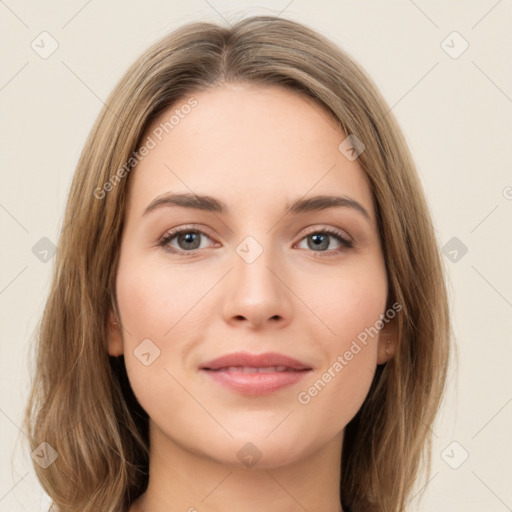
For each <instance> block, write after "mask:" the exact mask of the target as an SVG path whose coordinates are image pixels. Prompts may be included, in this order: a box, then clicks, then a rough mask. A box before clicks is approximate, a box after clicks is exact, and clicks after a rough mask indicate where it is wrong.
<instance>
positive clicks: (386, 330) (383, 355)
mask: <svg viewBox="0 0 512 512" xmlns="http://www.w3.org/2000/svg"><path fill="white" fill-rule="evenodd" d="M397 342H398V333H397V326H396V321H395V320H391V321H390V322H389V323H387V324H386V325H385V326H384V327H383V328H382V329H381V331H380V333H379V342H378V343H379V345H378V350H377V364H384V363H387V362H388V361H389V360H390V359H392V358H393V357H394V355H395V352H396V346H397Z"/></svg>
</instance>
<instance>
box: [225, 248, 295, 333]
mask: <svg viewBox="0 0 512 512" xmlns="http://www.w3.org/2000/svg"><path fill="white" fill-rule="evenodd" d="M252 249H254V247H253V248H252ZM262 249H263V248H262ZM227 277H228V279H227V282H226V283H225V286H226V293H225V294H224V296H225V303H224V306H223V315H224V320H225V321H226V322H227V323H230V324H232V325H235V326H236V325H240V324H242V323H245V324H246V325H247V327H248V328H251V329H253V330H261V329H267V328H273V329H280V328H283V327H285V326H286V325H288V324H289V323H290V321H291V318H292V313H293V303H292V300H293V293H292V289H293V283H290V282H287V281H290V280H291V279H290V277H287V276H286V275H285V272H284V270H283V265H282V264H280V263H278V261H277V258H276V257H275V253H273V252H272V251H271V250H267V249H263V251H262V252H261V254H259V256H258V257H257V258H256V259H255V260H254V261H252V258H246V257H245V255H244V253H243V252H240V253H238V252H235V253H234V254H233V269H232V271H231V272H230V273H229V276H227Z"/></svg>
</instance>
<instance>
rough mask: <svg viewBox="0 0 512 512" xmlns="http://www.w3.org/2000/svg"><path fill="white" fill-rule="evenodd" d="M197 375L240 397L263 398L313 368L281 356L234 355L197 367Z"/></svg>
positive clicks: (290, 383) (295, 380)
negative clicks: (198, 372) (258, 396)
mask: <svg viewBox="0 0 512 512" xmlns="http://www.w3.org/2000/svg"><path fill="white" fill-rule="evenodd" d="M199 369H200V371H201V372H203V373H205V374H206V375H208V377H209V378H211V379H212V380H214V381H215V382H217V383H219V384H221V385H223V386H224V387H227V388H228V389H230V390H231V391H235V392H237V393H240V394H243V395H253V396H254V395H265V394H269V393H273V392H275V391H278V390H280V389H283V388H285V387H288V386H291V385H292V384H295V383H297V382H298V381H299V380H301V379H302V378H303V377H304V376H305V375H306V374H308V373H309V372H311V371H312V370H313V368H312V367H311V366H309V365H307V364H306V363H303V362H302V361H299V360H297V359H294V358H291V357H289V356H285V355H283V354H276V353H265V354H259V355H253V354H248V353H245V352H238V353H233V354H228V355H225V356H222V357H220V358H217V359H214V360H212V361H209V362H207V363H204V364H203V365H201V366H200V368H199Z"/></svg>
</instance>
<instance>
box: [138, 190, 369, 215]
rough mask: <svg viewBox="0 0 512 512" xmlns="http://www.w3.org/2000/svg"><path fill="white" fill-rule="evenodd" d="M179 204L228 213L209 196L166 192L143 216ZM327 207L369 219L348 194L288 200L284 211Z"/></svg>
mask: <svg viewBox="0 0 512 512" xmlns="http://www.w3.org/2000/svg"><path fill="white" fill-rule="evenodd" d="M165 206H167V207H170V206H179V207H181V208H190V209H194V210H203V211H207V212H214V213H222V214H226V213H228V207H227V205H226V203H224V202H222V201H220V200H219V199H216V198H214V197H211V196H207V195H197V194H188V193H185V194H173V193H167V194H163V195H161V196H157V197H155V199H153V201H151V203H149V205H148V206H147V207H146V208H145V210H144V212H143V214H142V215H143V216H144V215H147V214H148V213H150V212H152V211H154V210H157V209H160V208H162V207H165ZM328 208H352V209H354V210H356V211H358V212H359V213H361V214H362V215H363V216H364V217H365V218H366V220H368V221H370V220H371V218H370V214H369V213H368V211H367V210H366V208H365V207H364V206H363V205H361V204H360V203H358V202H357V201H356V200H355V199H352V198H350V197H348V196H330V195H327V196H326V195H319V196H313V197H309V198H307V199H297V200H295V201H288V202H287V204H286V207H285V212H286V211H289V212H291V213H295V214H300V213H308V212H313V211H320V210H326V209H328Z"/></svg>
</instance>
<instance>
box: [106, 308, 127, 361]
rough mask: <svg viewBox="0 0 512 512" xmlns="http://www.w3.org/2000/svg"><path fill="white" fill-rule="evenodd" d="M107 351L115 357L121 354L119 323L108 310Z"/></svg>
mask: <svg viewBox="0 0 512 512" xmlns="http://www.w3.org/2000/svg"><path fill="white" fill-rule="evenodd" d="M107 336H108V340H107V341H108V353H109V354H110V355H111V356H114V357H117V356H120V355H122V354H123V337H122V335H121V325H120V324H119V322H118V321H117V320H116V317H115V316H114V313H113V312H110V314H109V319H108V334H107Z"/></svg>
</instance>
